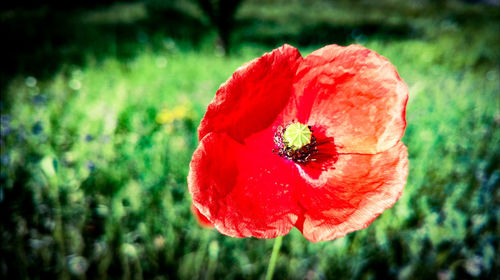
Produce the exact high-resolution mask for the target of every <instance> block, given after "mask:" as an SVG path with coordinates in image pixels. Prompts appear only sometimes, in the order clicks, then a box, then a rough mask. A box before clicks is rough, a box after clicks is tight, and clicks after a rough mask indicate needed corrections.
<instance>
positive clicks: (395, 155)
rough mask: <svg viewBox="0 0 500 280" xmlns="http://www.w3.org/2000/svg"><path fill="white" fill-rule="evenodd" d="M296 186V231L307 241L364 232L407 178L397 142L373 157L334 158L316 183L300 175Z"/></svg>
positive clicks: (402, 148)
mask: <svg viewBox="0 0 500 280" xmlns="http://www.w3.org/2000/svg"><path fill="white" fill-rule="evenodd" d="M300 173H301V175H302V178H303V180H304V181H303V182H304V183H303V184H301V185H299V186H298V187H297V191H296V193H297V196H298V201H299V204H300V206H301V208H302V210H303V211H304V212H303V213H304V215H303V216H302V217H300V218H299V221H300V222H298V223H297V225H296V227H297V228H298V229H299V230H301V231H302V233H303V235H304V236H305V237H306V238H307V239H309V240H310V241H313V242H317V241H324V240H332V239H335V238H338V237H342V236H344V235H346V234H347V233H349V232H352V231H355V230H359V229H363V228H365V227H367V226H368V225H369V224H370V223H371V222H372V221H373V220H374V219H375V218H376V217H377V216H378V215H380V213H382V211H383V210H385V209H387V208H389V207H391V206H392V205H393V204H394V203H395V202H396V201H397V200H398V198H399V196H400V195H401V193H402V191H403V188H404V186H405V184H406V177H407V175H408V155H407V150H406V147H405V145H404V144H403V143H401V142H398V143H397V144H396V146H394V147H392V148H391V149H389V150H387V151H385V152H383V153H379V154H375V155H362V154H340V155H339V157H338V160H337V162H336V163H335V168H334V169H331V170H329V171H328V172H324V173H323V174H322V175H321V176H320V177H319V178H311V177H309V176H308V174H307V173H305V172H303V171H301V172H300Z"/></svg>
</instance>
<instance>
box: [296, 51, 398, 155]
mask: <svg viewBox="0 0 500 280" xmlns="http://www.w3.org/2000/svg"><path fill="white" fill-rule="evenodd" d="M294 90H295V95H294V96H292V98H291V102H290V103H289V105H288V106H287V109H288V110H287V111H288V113H289V115H290V116H289V117H288V119H293V118H295V119H297V120H298V121H299V122H303V123H307V124H309V125H313V126H319V127H323V128H325V129H326V135H327V136H329V137H333V138H334V139H335V144H336V145H337V151H338V152H340V153H369V154H374V153H378V152H382V151H385V150H387V149H389V148H391V147H392V146H394V145H395V144H396V142H397V141H399V140H400V139H401V137H402V136H403V133H404V129H405V127H406V121H405V108H406V102H407V100H408V88H407V86H406V84H405V83H404V82H403V81H402V80H401V78H400V77H399V75H398V73H397V71H396V69H395V68H394V66H393V65H392V64H391V63H390V62H389V61H388V60H387V59H386V58H384V57H382V56H380V55H379V54H377V53H375V52H373V51H371V50H368V49H366V48H364V47H361V46H358V45H351V46H348V47H341V46H337V45H330V46H326V47H323V48H321V49H319V50H317V51H315V52H313V53H311V54H310V55H308V56H307V57H306V58H305V59H304V61H303V63H302V64H301V65H300V66H299V68H298V70H297V75H296V77H295V82H294Z"/></svg>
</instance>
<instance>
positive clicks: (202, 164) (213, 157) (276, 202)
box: [188, 132, 298, 238]
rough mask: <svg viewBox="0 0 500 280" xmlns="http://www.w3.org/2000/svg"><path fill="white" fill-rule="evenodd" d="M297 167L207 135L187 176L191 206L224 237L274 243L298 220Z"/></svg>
mask: <svg viewBox="0 0 500 280" xmlns="http://www.w3.org/2000/svg"><path fill="white" fill-rule="evenodd" d="M293 168H294V165H293V164H289V163H287V162H284V161H283V160H282V159H281V158H280V157H276V156H274V155H273V154H272V153H268V152H266V151H263V150H262V149H258V146H253V145H242V144H240V143H238V142H237V141H235V140H233V139H232V138H231V137H229V136H227V135H226V134H220V133H216V132H211V133H209V134H207V135H206V136H205V137H204V138H203V139H202V141H201V142H200V146H199V147H198V149H197V150H196V151H195V153H194V155H193V160H192V161H191V165H190V169H191V172H190V173H189V176H188V184H189V190H190V192H191V194H192V195H193V204H194V206H195V207H196V208H198V209H199V211H200V212H201V213H202V214H203V215H204V216H205V217H206V218H208V220H210V221H211V222H212V223H213V225H214V226H215V227H216V228H217V229H218V230H219V231H220V232H222V233H224V234H227V235H229V236H234V237H248V236H255V237H259V238H274V237H277V236H280V235H285V234H286V233H288V232H289V231H290V230H291V229H292V227H293V225H294V224H295V222H296V221H297V212H298V209H297V206H296V203H295V201H294V197H293V186H294V183H295V180H294V178H293V177H292V176H289V174H290V173H291V172H292V170H293Z"/></svg>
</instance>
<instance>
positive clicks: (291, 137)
mask: <svg viewBox="0 0 500 280" xmlns="http://www.w3.org/2000/svg"><path fill="white" fill-rule="evenodd" d="M311 136H312V132H311V130H310V129H309V127H307V126H306V125H303V124H301V123H299V122H296V123H292V124H290V125H288V126H287V128H286V129H285V133H283V140H285V145H286V146H287V147H289V148H292V149H294V150H298V149H300V148H302V147H304V146H305V145H307V144H309V143H311Z"/></svg>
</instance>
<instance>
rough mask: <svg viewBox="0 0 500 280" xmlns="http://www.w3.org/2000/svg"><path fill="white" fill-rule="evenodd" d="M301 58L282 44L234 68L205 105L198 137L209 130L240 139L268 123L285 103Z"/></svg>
mask: <svg viewBox="0 0 500 280" xmlns="http://www.w3.org/2000/svg"><path fill="white" fill-rule="evenodd" d="M301 61H302V56H301V55H300V53H299V51H298V50H297V49H296V48H294V47H292V46H290V45H283V46H282V47H280V48H277V49H275V50H273V51H272V52H269V53H266V54H264V55H263V56H262V57H260V58H257V59H254V60H253V61H251V62H249V63H247V64H245V65H244V66H242V67H240V68H239V69H237V70H236V72H235V73H234V74H233V76H232V77H231V78H229V79H228V80H227V81H226V82H225V83H224V84H222V85H221V87H220V88H219V90H217V93H216V95H215V98H214V100H213V101H212V102H211V103H210V105H208V109H207V112H206V114H205V117H204V118H203V119H202V121H201V124H200V127H199V128H198V136H199V139H203V137H204V136H205V135H206V134H208V133H209V132H224V133H226V134H228V135H229V136H231V137H232V138H233V139H235V140H237V141H239V142H243V139H245V137H247V136H248V135H250V134H252V133H254V132H258V131H260V130H262V129H264V128H266V127H268V126H269V125H270V124H271V123H272V122H273V121H274V120H275V118H276V116H277V115H278V114H279V113H280V112H281V110H282V109H283V107H284V106H285V105H286V104H287V102H288V99H289V98H290V95H291V94H292V81H293V79H294V77H295V72H296V69H297V67H298V65H299V63H300V62H301Z"/></svg>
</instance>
